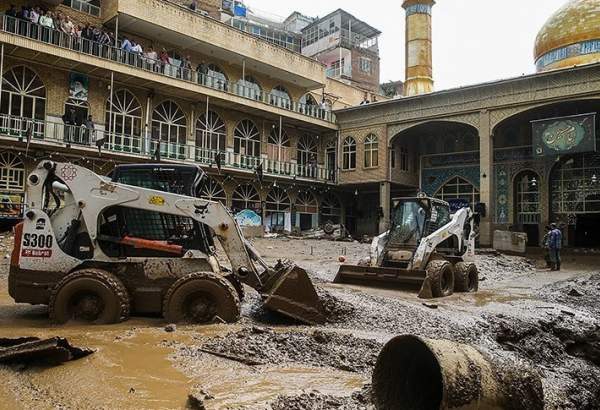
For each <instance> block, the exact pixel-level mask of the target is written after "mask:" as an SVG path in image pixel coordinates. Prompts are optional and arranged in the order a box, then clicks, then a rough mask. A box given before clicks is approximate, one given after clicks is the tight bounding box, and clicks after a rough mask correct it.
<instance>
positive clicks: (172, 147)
mask: <svg viewBox="0 0 600 410" xmlns="http://www.w3.org/2000/svg"><path fill="white" fill-rule="evenodd" d="M186 138H187V119H186V117H185V114H184V112H183V110H182V109H181V107H179V105H178V104H177V103H175V102H174V101H171V100H167V101H163V102H162V103H160V104H159V105H157V106H156V108H155V109H154V112H153V113H152V150H153V152H154V151H155V150H156V145H157V144H160V154H161V156H165V157H168V158H176V159H185V157H186V156H185V151H186Z"/></svg>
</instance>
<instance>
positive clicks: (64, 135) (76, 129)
mask: <svg viewBox="0 0 600 410" xmlns="http://www.w3.org/2000/svg"><path fill="white" fill-rule="evenodd" d="M0 138H2V139H9V140H16V141H19V142H23V143H27V142H28V141H29V144H38V145H41V146H43V147H44V149H45V150H46V151H48V149H51V147H55V148H59V147H61V148H64V147H70V148H72V149H79V150H81V151H87V152H88V153H92V152H97V151H98V145H97V144H98V141H104V143H103V145H102V152H109V153H113V154H120V155H123V156H129V157H134V158H138V159H142V160H144V161H149V160H151V159H152V158H155V157H156V154H157V153H160V159H161V160H167V161H175V162H192V163H198V164H201V165H204V166H208V167H216V166H217V165H216V164H217V157H220V165H221V168H222V169H223V170H232V171H242V172H245V173H251V174H253V173H254V172H255V170H256V168H257V167H258V166H259V165H261V164H262V167H263V174H264V175H266V176H272V177H283V178H290V179H297V180H307V181H318V182H334V181H335V172H334V170H330V169H328V168H325V167H321V166H318V165H300V164H294V163H291V162H282V161H274V160H270V159H266V158H260V157H253V156H248V155H242V154H237V153H234V152H231V151H226V152H223V151H214V150H207V149H203V148H200V147H197V146H195V145H191V144H178V143H170V142H163V141H161V142H159V141H156V140H151V139H150V138H144V137H135V136H131V135H123V134H115V133H109V132H105V131H103V130H100V129H97V127H96V129H94V130H89V129H87V128H85V127H83V126H74V125H65V124H63V123H59V122H52V121H41V120H34V119H31V118H24V117H16V116H9V115H4V114H3V115H0Z"/></svg>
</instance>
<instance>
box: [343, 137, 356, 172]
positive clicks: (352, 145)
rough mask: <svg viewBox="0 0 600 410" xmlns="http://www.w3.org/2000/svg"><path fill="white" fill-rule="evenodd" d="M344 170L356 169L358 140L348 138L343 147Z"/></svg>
mask: <svg viewBox="0 0 600 410" xmlns="http://www.w3.org/2000/svg"><path fill="white" fill-rule="evenodd" d="M342 161H343V163H342V168H343V169H356V140H355V139H354V138H352V137H347V138H346V139H345V140H344V144H343V145H342Z"/></svg>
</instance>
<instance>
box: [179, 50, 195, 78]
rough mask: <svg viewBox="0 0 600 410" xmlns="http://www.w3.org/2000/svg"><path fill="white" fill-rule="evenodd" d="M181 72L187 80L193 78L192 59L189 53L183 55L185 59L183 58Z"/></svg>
mask: <svg viewBox="0 0 600 410" xmlns="http://www.w3.org/2000/svg"><path fill="white" fill-rule="evenodd" d="M181 74H182V77H183V78H185V79H186V80H191V78H192V60H191V57H190V56H189V55H187V56H185V57H183V60H181Z"/></svg>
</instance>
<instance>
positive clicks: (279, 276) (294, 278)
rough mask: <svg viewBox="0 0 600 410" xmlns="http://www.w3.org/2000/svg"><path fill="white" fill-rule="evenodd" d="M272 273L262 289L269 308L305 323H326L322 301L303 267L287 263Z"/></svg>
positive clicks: (266, 305) (265, 303) (265, 302)
mask: <svg viewBox="0 0 600 410" xmlns="http://www.w3.org/2000/svg"><path fill="white" fill-rule="evenodd" d="M270 275H271V276H270V277H269V279H268V280H267V282H266V283H265V285H264V286H263V288H262V289H261V292H260V293H261V295H262V297H263V299H264V305H265V307H266V308H268V309H270V310H273V311H276V312H279V313H281V314H283V315H285V316H289V317H291V318H294V319H296V320H299V321H301V322H303V323H307V324H311V325H316V324H322V323H325V314H324V310H323V305H322V304H321V300H320V299H319V295H317V291H316V290H315V287H314V286H313V284H312V282H311V280H310V278H309V277H308V274H307V273H306V271H305V270H304V269H302V268H300V267H299V266H297V265H294V264H286V265H282V266H279V267H276V268H275V269H274V270H273V271H272V272H270Z"/></svg>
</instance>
